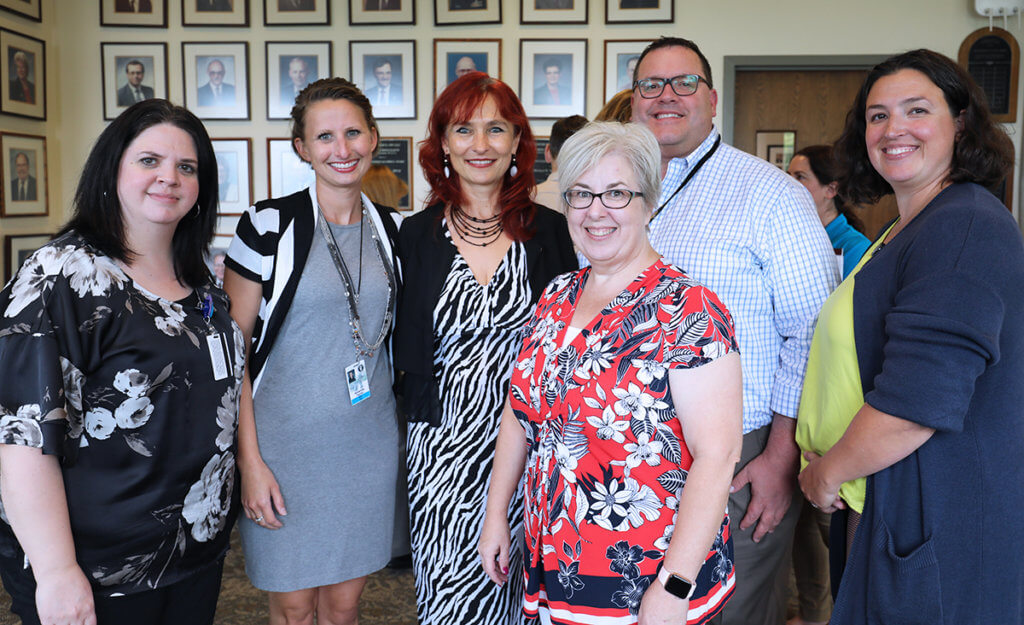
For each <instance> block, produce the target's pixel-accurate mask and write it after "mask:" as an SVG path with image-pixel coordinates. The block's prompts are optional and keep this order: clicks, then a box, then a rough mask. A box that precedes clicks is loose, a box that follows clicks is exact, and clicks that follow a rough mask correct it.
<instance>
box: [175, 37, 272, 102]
mask: <svg viewBox="0 0 1024 625" xmlns="http://www.w3.org/2000/svg"><path fill="white" fill-rule="evenodd" d="M181 46H182V57H183V58H182V61H183V70H184V85H185V106H186V107H187V108H188V109H190V110H192V111H193V112H194V113H195V114H196V115H197V116H198V117H199V118H200V119H249V101H250V100H249V98H250V95H249V44H248V42H230V43H213V42H185V43H182V44H181ZM275 79H276V77H275ZM277 87H278V85H277V84H275V85H274V88H275V90H276V88H277ZM275 104H276V101H275Z"/></svg>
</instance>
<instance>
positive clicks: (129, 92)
mask: <svg viewBox="0 0 1024 625" xmlns="http://www.w3.org/2000/svg"><path fill="white" fill-rule="evenodd" d="M122 64H123V67H124V81H123V84H121V83H122V80H121V79H120V78H119V79H118V84H121V87H119V88H118V90H117V105H118V106H131V105H132V104H135V103H136V102H142V101H143V100H149V99H151V98H152V97H153V95H154V94H153V87H150V86H149V85H147V84H144V83H145V82H147V81H146V65H147V64H148V65H149V66H150V67H153V59H152V57H147V58H145V59H143V58H130V59H125V58H124V57H118V58H117V65H118V66H119V67H121V66H122Z"/></svg>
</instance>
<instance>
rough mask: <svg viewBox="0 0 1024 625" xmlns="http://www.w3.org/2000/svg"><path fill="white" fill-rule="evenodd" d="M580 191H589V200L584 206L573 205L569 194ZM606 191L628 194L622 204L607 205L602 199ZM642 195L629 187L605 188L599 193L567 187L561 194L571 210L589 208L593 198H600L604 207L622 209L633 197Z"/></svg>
mask: <svg viewBox="0 0 1024 625" xmlns="http://www.w3.org/2000/svg"><path fill="white" fill-rule="evenodd" d="M580 191H583V192H585V193H589V194H590V201H589V202H587V205H586V206H573V205H572V202H570V201H569V194H570V193H579V192H580ZM606 193H626V194H628V195H629V199H628V200H626V203H625V204H623V205H622V206H608V202H606V201H605V200H604V195H605V194H606ZM643 196H644V194H643V193H641V192H639V191H631V190H629V189H607V190H605V191H602V192H600V193H594V192H593V191H587V190H586V189H569V190H568V191H566V192H565V193H563V194H562V200H563V201H564V202H565V205H566V206H568V207H569V208H571V209H573V210H586V209H588V208H590V207H591V206H593V205H594V199H595V198H596V199H600V200H601V204H602V205H603V206H604V207H605V208H610V209H612V210H620V209H623V208H626V207H627V206H629V203H630V202H632V201H633V198H638V197H643Z"/></svg>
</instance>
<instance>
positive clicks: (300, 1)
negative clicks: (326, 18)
mask: <svg viewBox="0 0 1024 625" xmlns="http://www.w3.org/2000/svg"><path fill="white" fill-rule="evenodd" d="M277 10H278V11H315V10H316V0H277Z"/></svg>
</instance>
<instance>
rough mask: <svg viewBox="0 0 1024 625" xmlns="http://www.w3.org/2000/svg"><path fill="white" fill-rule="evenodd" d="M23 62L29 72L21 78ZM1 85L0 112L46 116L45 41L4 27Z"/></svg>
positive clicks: (0, 32)
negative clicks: (20, 71)
mask: <svg viewBox="0 0 1024 625" xmlns="http://www.w3.org/2000/svg"><path fill="white" fill-rule="evenodd" d="M25 59H27V60H25ZM19 60H21V62H20V63H19ZM22 65H25V66H26V68H27V70H26V71H27V73H26V76H25V78H24V79H23V80H20V81H19V80H18V76H17V75H18V72H19V68H20V67H21V66H22ZM16 81H17V82H16ZM24 84H27V87H25V86H23V85H24ZM0 89H2V92H0V113H6V114H8V115H16V116H18V117H28V118H29V119H43V120H45V119H46V42H45V41H43V40H42V39H36V38H35V37H31V36H29V35H23V34H21V33H18V32H15V31H13V30H8V29H6V28H0ZM26 89H27V94H26Z"/></svg>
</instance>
